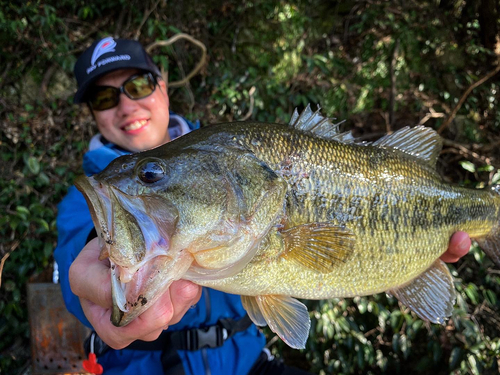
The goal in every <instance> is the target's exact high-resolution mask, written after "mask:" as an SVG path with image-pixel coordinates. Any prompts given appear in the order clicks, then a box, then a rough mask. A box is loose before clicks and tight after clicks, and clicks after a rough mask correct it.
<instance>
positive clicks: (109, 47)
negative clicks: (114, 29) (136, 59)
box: [87, 36, 131, 74]
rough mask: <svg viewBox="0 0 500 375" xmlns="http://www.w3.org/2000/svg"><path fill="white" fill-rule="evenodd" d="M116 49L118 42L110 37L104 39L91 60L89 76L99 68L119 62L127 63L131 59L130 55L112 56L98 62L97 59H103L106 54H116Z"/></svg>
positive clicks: (98, 44)
mask: <svg viewBox="0 0 500 375" xmlns="http://www.w3.org/2000/svg"><path fill="white" fill-rule="evenodd" d="M115 47H116V42H115V41H114V39H113V38H112V37H110V36H108V37H107V38H104V39H103V40H101V41H100V42H99V43H97V45H96V46H95V48H94V52H93V53H92V59H90V66H89V67H88V68H87V74H90V73H92V72H93V71H94V70H96V69H97V68H98V67H101V66H104V65H107V64H109V63H114V62H117V61H126V60H130V59H131V57H130V55H128V54H124V55H115V56H110V57H107V58H105V59H102V60H99V61H98V62H97V59H99V57H101V56H102V55H104V54H105V53H110V52H115ZM96 62H97V65H96Z"/></svg>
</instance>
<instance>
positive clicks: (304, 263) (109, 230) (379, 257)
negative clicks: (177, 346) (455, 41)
mask: <svg viewBox="0 0 500 375" xmlns="http://www.w3.org/2000/svg"><path fill="white" fill-rule="evenodd" d="M441 147H442V141H441V138H440V137H439V136H438V135H437V133H436V132H434V131H433V130H431V129H429V128H425V127H422V126H417V127H415V128H403V129H400V130H398V131H396V132H395V133H393V134H390V135H386V136H384V137H382V138H381V139H379V140H377V141H375V142H372V143H370V144H367V143H357V142H356V141H355V140H354V139H353V138H352V136H351V135H350V133H339V132H338V127H337V126H335V125H334V124H332V123H331V121H330V120H329V119H327V118H324V117H323V116H321V114H320V113H319V110H318V111H316V112H312V111H311V109H310V107H309V106H308V107H307V108H306V109H305V110H304V111H303V112H302V114H301V115H300V116H299V115H298V113H297V112H296V113H294V115H293V116H292V120H291V122H290V124H289V125H279V124H265V123H253V122H245V123H229V124H218V125H213V126H210V127H207V128H204V129H201V130H199V131H195V132H192V133H190V134H188V135H186V136H183V137H180V138H178V139H176V140H175V141H173V142H171V143H169V144H166V145H164V146H161V147H159V148H156V149H153V150H149V151H145V152H142V153H137V154H133V155H126V156H123V157H120V158H118V159H116V160H115V161H113V162H112V163H111V164H110V166H108V168H106V169H105V170H104V171H103V172H101V173H100V174H98V175H96V176H93V177H80V178H79V179H78V180H77V181H76V185H77V187H78V188H79V189H80V190H81V191H82V193H83V194H84V196H85V197H86V199H87V202H88V203H89V206H90V207H91V214H92V218H93V221H94V224H95V226H96V229H98V234H99V236H101V237H102V239H103V240H104V241H103V249H102V251H101V259H104V258H106V257H109V258H110V261H111V264H113V271H112V273H111V279H112V288H113V289H112V295H113V304H114V308H113V314H112V318H111V319H112V322H113V323H114V324H115V325H117V326H123V325H126V324H128V323H130V322H131V321H132V320H133V319H135V318H136V317H137V316H139V315H140V314H141V313H142V312H143V311H145V310H146V309H147V308H148V307H149V306H150V305H151V304H153V303H154V302H155V301H156V300H157V299H158V298H159V296H160V295H161V294H162V293H164V292H165V291H166V289H167V288H168V287H169V285H170V284H171V283H172V282H173V281H174V280H177V279H180V278H182V279H186V280H190V281H193V282H195V283H197V284H199V285H204V286H209V287H212V288H215V289H218V290H221V291H225V292H229V293H234V294H239V295H241V296H242V297H241V298H242V303H243V306H244V308H245V309H246V310H247V312H248V314H249V316H250V318H251V319H252V320H253V321H254V323H256V324H258V325H263V324H264V325H265V324H268V325H269V327H270V328H271V330H273V331H274V332H276V333H277V334H278V335H279V336H280V337H281V338H282V339H283V340H284V341H285V342H286V343H287V344H288V345H290V346H292V347H294V348H303V347H304V346H305V341H306V340H307V337H308V330H309V327H310V319H309V315H308V312H307V308H306V307H305V305H304V304H302V303H301V302H300V301H298V300H296V299H295V298H304V299H326V298H332V297H354V296H363V295H369V294H374V293H379V292H387V293H391V294H392V295H394V296H395V297H396V298H398V299H399V300H400V301H401V302H402V303H403V304H405V305H406V306H408V307H410V309H411V310H412V311H414V312H415V313H416V314H417V315H418V316H419V317H421V318H422V319H425V320H428V321H431V322H434V323H443V322H444V321H445V319H446V318H447V317H449V316H450V315H451V313H452V311H453V305H454V301H455V290H454V284H453V278H452V276H451V274H450V272H449V270H448V268H447V267H446V265H444V263H443V262H442V261H440V260H439V257H440V255H441V254H442V253H443V252H444V251H445V250H446V249H447V247H448V241H449V238H450V236H451V235H452V234H453V233H454V232H456V231H458V230H461V231H466V232H468V233H469V235H470V236H471V237H472V238H475V239H476V240H477V242H478V243H479V245H480V246H481V247H482V248H483V250H484V251H485V252H486V253H487V255H488V256H489V257H490V258H492V260H493V261H494V262H495V263H496V265H497V266H500V246H499V245H498V244H500V223H499V216H500V194H499V191H500V189H499V188H498V187H493V188H490V189H485V190H475V189H466V188H463V187H458V186H453V185H449V184H445V183H444V182H443V181H442V180H441V178H440V177H439V175H438V173H437V172H436V169H435V165H436V160H437V157H438V155H439V152H440V150H441ZM141 171H142V172H141ZM146 172H147V173H146ZM144 175H148V176H150V177H148V178H146V179H145V180H144V179H143V178H142V179H141V176H144ZM151 181H152V182H151ZM146 239H147V240H146ZM138 254H140V255H141V256H140V257H138V256H137V255H138ZM139 271H140V272H139ZM123 280H125V282H123ZM139 298H142V299H141V301H147V302H146V303H137V302H138V301H139Z"/></svg>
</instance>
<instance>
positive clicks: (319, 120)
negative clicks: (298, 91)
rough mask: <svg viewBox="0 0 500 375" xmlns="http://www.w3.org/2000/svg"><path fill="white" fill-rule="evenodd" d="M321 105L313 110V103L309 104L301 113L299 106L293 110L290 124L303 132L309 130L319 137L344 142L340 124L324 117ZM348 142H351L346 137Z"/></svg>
mask: <svg viewBox="0 0 500 375" xmlns="http://www.w3.org/2000/svg"><path fill="white" fill-rule="evenodd" d="M320 111H321V107H320V106H318V109H317V110H316V111H315V112H313V111H312V110H311V105H310V104H308V105H307V107H306V108H305V109H304V110H303V111H302V113H301V114H300V115H299V113H298V111H297V108H295V111H294V112H293V115H292V118H291V119H290V123H289V125H290V126H291V127H293V128H295V129H297V130H300V131H302V132H308V133H311V134H313V135H314V136H316V137H318V138H323V139H328V140H332V139H334V140H336V141H339V142H342V140H343V137H340V132H339V125H340V123H338V124H334V123H332V121H331V120H332V119H331V118H328V117H323V115H322V114H321V112H320ZM345 140H346V141H347V142H351V140H350V139H348V137H345Z"/></svg>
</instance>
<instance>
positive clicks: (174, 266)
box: [75, 176, 191, 326]
mask: <svg viewBox="0 0 500 375" xmlns="http://www.w3.org/2000/svg"><path fill="white" fill-rule="evenodd" d="M75 186H76V187H77V188H78V189H79V190H80V191H81V192H82V194H83V195H84V197H85V199H86V201H87V204H88V206H89V210H90V214H91V216H92V221H93V223H94V226H95V228H96V231H97V236H98V238H99V244H100V246H101V253H100V256H99V259H100V260H102V259H105V258H109V260H110V264H111V269H110V274H111V293H112V299H113V312H112V315H111V321H112V322H113V324H114V325H116V326H124V325H126V324H128V323H130V322H131V321H132V320H133V319H134V318H135V317H137V316H138V315H140V314H141V313H143V312H144V311H145V310H146V309H147V308H149V306H151V305H152V304H153V303H154V302H155V301H156V300H157V299H158V298H159V297H160V296H161V295H162V294H163V292H164V291H166V290H167V289H168V287H169V286H170V284H171V283H172V282H173V281H175V280H177V279H179V278H180V277H182V274H183V273H185V272H186V270H187V268H188V267H189V265H190V263H191V260H190V259H191V257H187V256H179V254H171V251H170V250H171V249H170V239H171V237H172V234H173V232H174V231H175V228H176V225H177V220H178V211H177V209H176V208H175V206H173V204H171V203H170V202H168V201H167V200H165V199H163V198H162V197H160V196H157V195H153V194H151V195H147V194H145V195H144V194H142V195H140V196H135V195H129V194H127V193H125V192H123V191H121V190H120V189H118V188H116V187H114V186H112V185H108V184H106V183H103V182H100V181H98V180H97V179H96V178H94V177H86V176H81V177H79V178H77V179H76V181H75ZM181 255H182V254H181ZM188 263H189V265H188Z"/></svg>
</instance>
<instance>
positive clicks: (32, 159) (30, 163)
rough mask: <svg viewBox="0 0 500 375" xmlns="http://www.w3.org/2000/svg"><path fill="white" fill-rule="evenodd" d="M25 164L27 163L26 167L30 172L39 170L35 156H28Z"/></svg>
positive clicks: (36, 172)
mask: <svg viewBox="0 0 500 375" xmlns="http://www.w3.org/2000/svg"><path fill="white" fill-rule="evenodd" d="M27 164H28V169H29V170H30V172H31V173H33V174H38V173H39V172H40V163H39V162H38V160H37V159H36V158H35V157H33V156H30V157H29V158H28V163H27Z"/></svg>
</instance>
